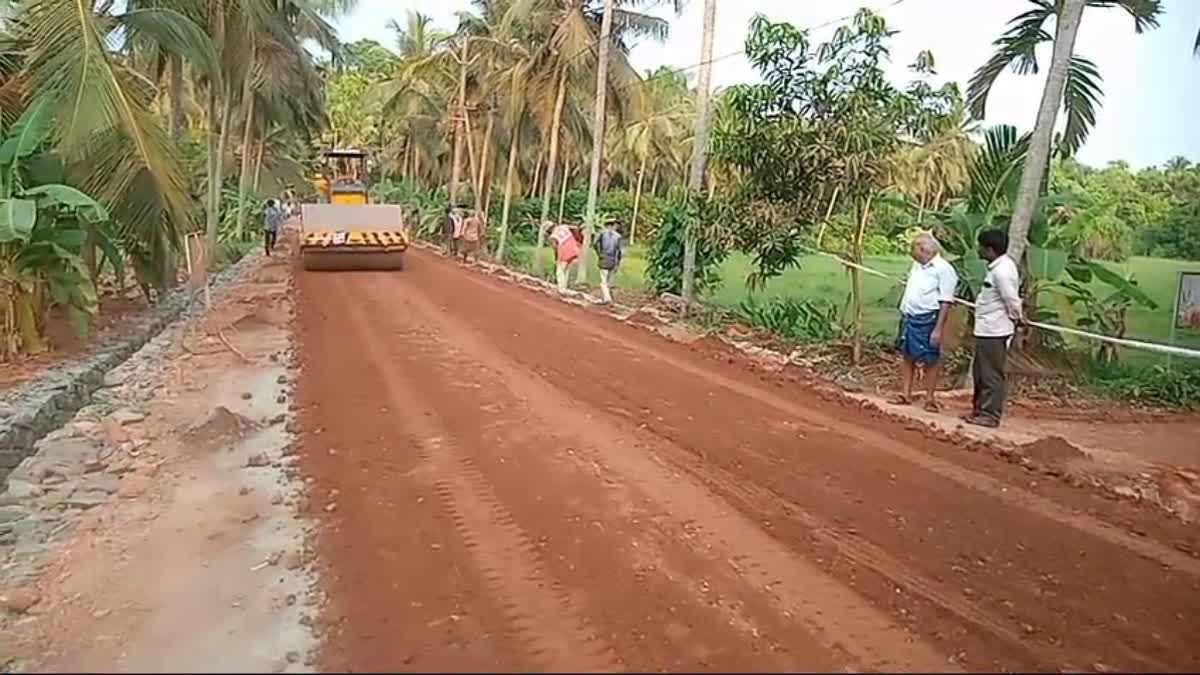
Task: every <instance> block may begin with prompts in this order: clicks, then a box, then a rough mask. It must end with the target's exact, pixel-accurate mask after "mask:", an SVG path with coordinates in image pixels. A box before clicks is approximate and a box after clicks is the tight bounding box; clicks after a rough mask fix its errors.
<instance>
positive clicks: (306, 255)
mask: <svg viewBox="0 0 1200 675" xmlns="http://www.w3.org/2000/svg"><path fill="white" fill-rule="evenodd" d="M325 159H326V168H327V172H328V175H329V176H330V178H328V179H325V180H323V181H321V183H322V185H321V187H322V188H324V191H325V194H324V195H323V196H324V197H325V200H326V201H325V203H322V204H302V205H301V206H300V260H301V264H302V265H303V267H304V269H306V270H398V269H402V268H403V267H404V252H405V251H406V250H408V245H409V241H410V240H409V232H408V227H407V224H406V223H405V218H404V216H405V210H404V207H402V206H399V205H397V204H370V203H369V199H368V197H367V194H368V188H367V185H366V172H365V171H364V167H363V164H364V163H365V159H366V153H365V152H363V151H361V150H331V151H329V152H327V153H325Z"/></svg>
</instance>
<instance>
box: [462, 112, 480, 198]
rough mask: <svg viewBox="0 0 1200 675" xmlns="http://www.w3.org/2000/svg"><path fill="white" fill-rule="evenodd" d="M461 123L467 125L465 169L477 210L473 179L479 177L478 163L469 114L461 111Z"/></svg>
mask: <svg viewBox="0 0 1200 675" xmlns="http://www.w3.org/2000/svg"><path fill="white" fill-rule="evenodd" d="M463 124H465V125H466V127H467V171H469V172H470V174H471V192H472V194H471V198H472V200H473V201H474V202H475V210H476V211H478V210H479V190H478V189H477V186H476V183H475V181H476V180H477V179H478V178H479V163H478V162H477V161H475V159H476V158H475V132H474V131H472V130H471V115H470V113H468V112H466V111H464V112H463Z"/></svg>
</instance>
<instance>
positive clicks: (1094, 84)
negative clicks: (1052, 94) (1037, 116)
mask: <svg viewBox="0 0 1200 675" xmlns="http://www.w3.org/2000/svg"><path fill="white" fill-rule="evenodd" d="M1102 81H1103V78H1102V77H1101V76H1100V70H1099V69H1098V68H1096V64H1095V63H1093V62H1092V61H1090V60H1088V59H1086V58H1084V57H1082V56H1078V55H1075V56H1072V57H1071V61H1070V63H1069V64H1067V81H1066V87H1065V88H1064V89H1063V107H1064V108H1065V110H1066V113H1067V125H1066V127H1064V128H1063V132H1062V139H1061V141H1060V145H1059V149H1058V150H1059V153H1060V154H1061V155H1062V156H1064V157H1068V156H1070V155H1073V154H1075V152H1076V151H1077V150H1079V148H1080V146H1082V145H1083V142H1084V141H1085V140H1087V137H1088V133H1089V132H1090V131H1091V130H1092V127H1094V126H1095V125H1096V108H1097V107H1098V106H1099V105H1100V97H1101V96H1103V95H1104V92H1103V90H1102V89H1101V88H1100V83H1101V82H1102Z"/></svg>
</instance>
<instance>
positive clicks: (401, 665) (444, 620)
mask: <svg viewBox="0 0 1200 675" xmlns="http://www.w3.org/2000/svg"><path fill="white" fill-rule="evenodd" d="M336 282H337V277H336V276H334V275H315V276H312V277H309V276H307V275H304V276H302V278H301V279H300V280H299V284H298V286H299V295H300V300H301V301H300V302H299V303H298V314H297V327H298V329H297V331H296V334H297V341H298V348H299V351H300V354H301V358H302V360H303V364H304V365H303V367H302V369H301V373H300V378H299V381H298V386H297V395H298V401H299V403H300V406H301V408H300V412H299V421H300V427H301V434H300V437H299V442H298V445H299V450H300V453H301V459H302V466H303V468H304V470H305V473H306V474H307V475H308V476H309V477H310V479H312V483H311V484H310V485H309V489H308V497H307V501H309V502H310V505H309V506H308V507H307V509H306V510H307V511H309V512H310V513H312V514H313V515H314V516H315V517H317V518H319V519H320V521H321V527H320V528H319V529H318V532H317V536H316V541H315V543H316V546H317V551H318V553H319V556H318V558H317V563H318V564H319V565H320V566H321V567H322V573H321V581H322V584H323V586H324V591H325V596H326V603H325V605H324V606H323V607H322V608H321V613H320V619H319V621H318V623H317V626H318V628H319V629H320V634H321V638H322V650H321V669H322V670H323V671H327V672H388V671H393V670H397V669H403V670H408V671H417V672H421V671H425V672H435V671H436V672H456V671H477V672H482V671H505V672H509V671H519V670H521V669H522V668H521V665H522V663H523V661H522V656H521V654H520V653H519V652H518V651H515V650H513V649H512V648H511V647H510V646H509V645H508V644H507V643H506V642H505V641H504V640H502V639H499V636H502V635H503V634H504V630H505V627H506V617H505V615H504V612H503V611H502V609H501V608H500V607H498V606H496V605H495V604H494V603H493V602H492V601H491V595H490V593H489V590H488V589H487V588H486V587H485V586H484V585H483V584H482V583H481V582H480V581H479V580H478V578H477V575H476V574H475V573H474V571H473V570H472V569H469V568H467V567H466V566H465V562H466V561H469V560H470V555H469V553H468V551H467V550H466V548H465V546H464V545H463V544H462V542H460V541H459V540H458V539H457V537H454V536H453V535H452V533H453V532H454V523H453V521H452V520H451V518H450V517H449V516H448V515H446V514H445V513H444V512H443V511H442V509H440V508H439V507H438V501H437V500H438V495H437V494H436V492H435V491H434V489H433V486H432V485H431V482H430V481H429V480H427V479H426V478H425V467H424V466H423V465H422V463H421V461H420V457H419V454H418V453H419V450H420V447H419V446H418V445H416V444H415V443H413V442H412V441H411V440H410V439H409V438H407V437H405V436H404V435H403V434H401V433H400V432H399V429H398V428H397V427H396V426H395V425H394V423H393V421H392V419H391V418H390V416H392V415H394V414H395V412H394V410H393V408H392V407H389V406H387V405H384V404H385V403H386V401H384V400H383V398H382V397H381V396H379V392H380V391H382V390H383V380H384V377H385V374H384V373H383V371H381V369H380V368H378V367H377V364H376V363H375V362H374V361H372V360H370V359H366V358H363V354H362V351H361V350H359V349H357V347H356V345H355V344H354V341H353V340H352V339H349V338H350V337H351V334H350V333H349V332H348V331H347V330H346V326H347V325H348V324H349V321H350V317H349V316H348V315H347V309H348V305H349V303H347V302H346V299H345V298H343V297H341V295H340V294H339V293H337V292H336V291H337V288H336ZM335 491H336V492H335ZM328 504H336V508H335V509H333V510H326V507H327V505H328ZM447 533H451V536H446V535H447ZM401 636H402V639H401Z"/></svg>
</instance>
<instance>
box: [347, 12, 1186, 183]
mask: <svg viewBox="0 0 1200 675" xmlns="http://www.w3.org/2000/svg"><path fill="white" fill-rule="evenodd" d="M893 2H894V0H717V22H716V26H717V27H716V35H715V37H714V46H713V54H714V59H715V62H714V64H713V83H714V85H715V86H718V87H719V86H726V85H730V84H736V83H739V82H750V81H754V80H756V79H757V74H756V72H755V71H754V69H753V68H752V67H751V66H750V65H749V64H748V63H747V62H746V59H745V57H743V56H742V55H740V54H736V52H738V51H739V50H741V49H742V46H743V42H744V40H745V36H746V29H747V27H748V25H749V22H750V19H751V18H752V17H753V16H754V15H755V14H759V13H761V14H765V15H766V16H767V17H769V18H771V19H772V20H776V21H789V22H791V23H793V24H795V25H797V26H801V27H805V26H816V25H818V24H822V23H825V22H828V21H831V20H834V19H839V18H841V17H846V16H849V15H852V14H853V13H854V12H855V11H856V10H857V9H858V8H859V7H863V6H866V7H871V8H873V9H876V10H878V11H881V12H882V13H883V15H884V17H885V18H886V19H887V21H888V24H889V26H890V27H891V28H892V29H893V30H897V31H899V33H898V34H896V35H895V36H893V37H892V40H891V42H890V47H891V54H892V66H891V67H890V69H889V74H890V75H891V77H893V79H894V80H895V82H896V83H897V84H903V83H905V82H907V81H908V80H909V79H910V77H909V73H908V71H907V69H906V66H907V64H909V63H911V62H912V61H913V59H914V57H915V56H916V54H917V53H918V52H920V51H921V50H923V49H928V50H931V51H932V52H933V54H934V57H935V62H936V65H937V76H936V77H935V80H934V82H935V84H937V83H940V82H941V81H946V80H954V81H957V82H958V83H959V84H960V86H961V87H962V89H963V91H964V92H965V91H966V82H967V79H968V78H969V77H970V76H971V73H972V72H974V70H975V69H976V68H977V67H978V66H979V65H980V64H982V63H983V62H984V61H985V60H986V59H987V58H988V57H989V56H990V55H991V53H992V51H993V47H992V41H993V40H995V39H996V38H997V37H998V36H999V35H1000V34H1001V33H1002V32H1003V31H1004V28H1005V24H1006V22H1007V21H1008V20H1009V19H1011V18H1012V17H1014V16H1016V15H1018V14H1020V13H1021V12H1023V11H1025V10H1026V9H1028V8H1029V7H1030V4H1029V2H1028V0H901V2H900V3H899V4H896V5H893V4H892V3H893ZM670 4H671V3H670V2H668V1H667V0H645V2H643V3H642V6H643V8H646V11H649V12H650V13H653V14H656V15H659V16H661V17H663V18H665V19H668V20H669V21H670V24H671V30H670V36H669V38H668V39H667V41H666V42H665V43H661V44H656V43H654V42H652V41H643V42H639V43H637V44H636V45H635V46H634V48H633V51H632V54H631V60H632V61H633V64H634V66H635V67H637V68H638V69H639V70H640V71H643V72H644V71H646V70H649V69H653V68H655V67H657V66H659V65H663V64H665V65H671V66H676V67H684V68H689V67H690V68H691V70H690V71H689V72H690V73H695V71H696V68H695V64H696V63H697V62H698V61H699V60H700V33H701V26H702V14H703V4H704V2H703V0H686V6H685V7H684V10H683V12H682V13H681V14H680V15H678V16H676V15H674V14H673V13H672V12H671V10H670V9H669V5H670ZM468 6H469V3H468V0H359V2H358V7H357V9H356V10H355V11H354V12H353V13H351V14H348V15H346V16H343V17H341V18H339V19H338V20H337V22H336V25H337V26H338V30H339V33H340V35H341V38H342V40H343V41H353V40H358V39H362V38H370V39H374V40H377V41H379V42H380V43H381V44H383V45H384V46H387V47H392V46H393V42H394V38H393V34H392V33H391V32H390V31H389V30H388V29H387V23H388V19H391V18H396V19H397V20H398V21H399V22H400V23H403V17H404V16H405V12H406V10H409V9H413V10H417V11H420V12H423V13H425V14H428V15H429V16H431V17H433V19H434V22H435V24H436V25H438V26H439V27H443V28H446V29H451V28H453V27H454V26H455V25H456V20H455V18H454V13H455V12H456V11H458V10H462V9H467V8H468ZM1164 6H1165V8H1166V11H1165V13H1164V15H1163V16H1162V18H1161V25H1160V26H1159V28H1158V29H1157V30H1154V31H1151V32H1148V33H1144V34H1142V35H1138V34H1136V33H1135V32H1134V30H1133V21H1132V19H1130V18H1129V16H1128V15H1127V14H1126V13H1125V12H1123V11H1122V10H1120V9H1104V8H1088V9H1087V10H1086V11H1085V13H1084V18H1083V24H1082V27H1081V28H1080V32H1079V37H1078V39H1077V41H1076V43H1075V53H1076V54H1080V55H1083V56H1086V57H1088V58H1090V59H1092V60H1093V61H1094V62H1095V63H1096V65H1097V66H1098V67H1099V69H1100V73H1101V74H1102V75H1103V77H1104V84H1103V89H1104V98H1103V99H1102V101H1101V104H1102V107H1101V108H1100V110H1099V112H1098V114H1097V120H1096V126H1095V128H1094V129H1093V130H1092V133H1091V136H1090V137H1089V138H1088V141H1087V143H1086V144H1085V145H1084V146H1083V148H1082V149H1080V151H1079V154H1078V157H1079V159H1080V160H1081V161H1083V162H1085V163H1087V164H1091V165H1093V166H1103V165H1105V164H1107V163H1108V162H1110V161H1114V160H1124V161H1126V162H1128V163H1129V164H1130V165H1132V166H1133V167H1135V168H1140V167H1144V166H1148V165H1153V164H1162V163H1163V162H1165V161H1166V160H1168V159H1170V158H1171V157H1174V156H1177V155H1182V156H1184V157H1187V158H1188V159H1190V160H1192V161H1193V162H1196V161H1200V130H1198V129H1197V126H1200V123H1198V122H1197V120H1200V58H1194V57H1193V56H1192V46H1193V43H1194V41H1195V37H1196V31H1197V30H1200V0H1164ZM835 28H836V24H835V25H833V26H829V27H827V28H822V29H819V30H816V31H814V32H813V34H812V37H813V40H814V41H818V42H819V41H822V40H825V39H828V38H829V37H830V36H831V35H832V33H833V31H834V30H835ZM1049 51H1050V48H1049V46H1048V45H1046V46H1044V47H1043V52H1041V53H1039V61H1040V63H1041V64H1042V65H1043V71H1042V75H1040V76H1039V75H1025V76H1022V75H1017V74H1015V73H1013V72H1011V71H1006V72H1005V73H1004V74H1003V75H1001V77H1000V79H999V80H998V81H997V83H996V86H995V87H994V88H993V89H992V94H991V96H990V97H989V99H988V109H987V116H986V118H985V119H984V123H985V124H988V125H990V124H1012V125H1014V126H1016V127H1017V128H1018V129H1021V130H1027V129H1029V128H1030V127H1031V126H1032V125H1033V120H1034V117H1035V115H1036V111H1037V106H1038V102H1039V100H1040V98H1041V90H1042V84H1043V81H1044V74H1045V70H1044V67H1045V66H1047V65H1048V64H1049V61H1050V54H1049ZM722 57H724V58H722Z"/></svg>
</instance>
